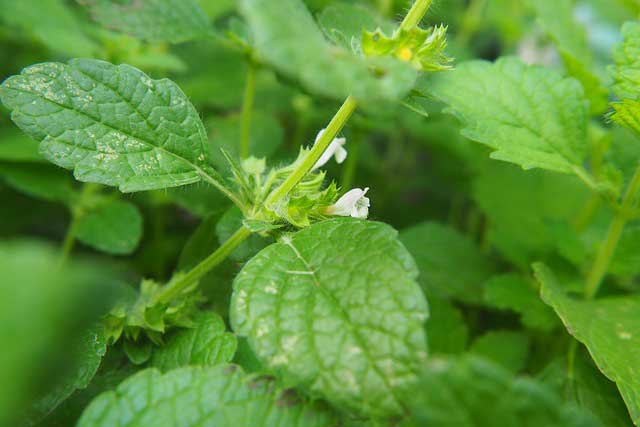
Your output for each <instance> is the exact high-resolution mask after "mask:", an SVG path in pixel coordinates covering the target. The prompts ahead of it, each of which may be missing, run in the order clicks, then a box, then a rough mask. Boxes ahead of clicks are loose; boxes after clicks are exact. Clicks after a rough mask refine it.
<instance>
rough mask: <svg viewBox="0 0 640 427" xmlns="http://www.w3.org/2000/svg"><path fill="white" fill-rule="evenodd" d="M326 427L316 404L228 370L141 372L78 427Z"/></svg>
mask: <svg viewBox="0 0 640 427" xmlns="http://www.w3.org/2000/svg"><path fill="white" fill-rule="evenodd" d="M200 425H201V426H205V425H206V426H234V427H236V426H237V427H243V426H245V427H249V426H251V427H253V426H256V427H259V426H265V427H266V426H274V427H276V426H277V427H311V426H314V427H315V426H318V427H325V426H326V427H329V426H333V425H335V420H334V419H333V418H332V416H331V415H330V414H329V413H328V412H327V411H326V410H323V408H322V407H321V406H320V405H316V404H312V403H306V402H304V401H298V400H295V399H292V398H291V396H290V394H289V393H287V392H286V391H281V390H278V389H277V388H276V387H274V384H273V383H272V381H271V380H269V379H266V378H259V377H255V376H247V375H245V374H244V373H243V372H242V370H241V369H240V368H238V367H236V366H234V365H219V366H214V367H186V368H180V369H176V370H173V371H171V372H168V373H166V374H164V375H162V374H160V372H159V371H158V370H156V369H147V370H144V371H142V372H139V373H138V374H136V375H134V376H132V377H130V378H129V379H127V380H126V381H124V382H123V383H122V384H120V385H119V386H118V387H117V388H116V389H115V390H114V391H108V392H105V393H103V394H101V395H100V396H98V397H97V398H96V399H95V400H94V401H93V402H92V403H91V404H90V405H89V407H88V408H87V409H86V410H85V412H84V413H83V414H82V417H81V418H80V421H79V422H78V427H147V426H155V427H187V426H200Z"/></svg>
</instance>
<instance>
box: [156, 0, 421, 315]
mask: <svg viewBox="0 0 640 427" xmlns="http://www.w3.org/2000/svg"><path fill="white" fill-rule="evenodd" d="M431 1H432V0H416V2H415V3H414V4H413V6H412V7H411V10H410V11H409V13H408V14H407V16H406V17H405V19H404V21H402V24H401V28H403V29H405V30H412V29H413V28H414V27H415V26H416V25H418V23H419V22H420V20H422V17H423V16H424V14H425V13H426V12H427V10H428V9H429V6H431ZM247 86H250V84H248V85H247ZM357 107H358V103H357V101H356V100H355V99H354V98H353V97H352V96H348V97H347V99H345V101H344V103H343V104H342V106H341V107H340V109H339V110H338V112H337V113H336V114H335V115H334V116H333V118H332V119H331V121H330V122H329V125H328V126H327V128H326V129H325V131H324V133H323V134H322V137H321V138H320V139H319V140H318V142H316V143H315V144H314V146H313V148H311V151H309V153H308V154H307V156H306V157H305V158H304V159H303V160H302V162H301V163H300V164H299V165H298V167H297V168H296V169H295V170H294V171H293V172H292V173H291V175H289V176H288V177H287V178H286V179H285V181H284V182H283V183H282V184H281V185H280V186H279V187H278V188H276V189H275V190H273V191H272V192H271V193H269V195H268V196H267V198H266V200H265V205H266V206H273V205H275V204H277V203H278V202H280V200H282V199H283V198H284V197H286V196H287V195H288V194H289V192H290V191H291V190H292V189H293V188H294V187H295V186H296V185H298V183H299V182H300V181H301V180H302V178H304V176H305V175H306V174H307V173H309V171H310V170H311V168H313V165H315V164H316V162H317V161H318V159H319V158H320V156H322V153H324V151H325V150H326V149H327V147H329V144H331V141H333V139H334V138H335V137H336V135H337V134H338V133H339V132H340V131H341V130H342V128H343V127H344V125H345V124H346V123H347V121H348V120H349V118H350V117H351V115H352V114H353V112H354V111H355V110H356V108H357ZM202 175H203V177H205V179H206V180H207V181H209V182H210V183H211V184H213V185H214V186H216V187H217V188H219V189H220V190H221V191H222V192H223V193H225V194H226V195H227V197H229V198H230V199H231V200H232V201H233V202H234V203H236V205H238V206H239V207H240V208H241V209H242V208H243V204H242V203H240V201H239V200H238V199H237V198H236V197H235V196H234V195H233V194H230V193H229V192H228V191H225V190H226V189H225V188H224V187H223V186H222V185H221V184H220V183H219V182H217V181H216V180H215V179H213V177H211V176H209V175H208V174H202ZM250 235H251V232H250V231H249V230H247V229H246V228H244V227H241V228H240V229H239V230H238V231H236V232H235V234H234V235H233V236H231V238H229V240H227V241H226V242H225V243H224V244H223V245H222V246H220V247H219V248H218V249H217V250H216V251H215V252H213V253H212V254H211V255H209V256H208V257H207V258H206V259H205V260H204V261H202V262H201V263H200V264H198V265H196V266H195V267H194V268H193V269H192V270H190V271H189V272H188V273H187V274H185V275H184V276H182V277H181V278H180V279H179V280H176V281H175V282H171V283H169V285H167V287H166V288H165V289H163V290H162V292H160V293H159V294H158V295H157V297H156V301H157V302H164V303H167V302H169V301H171V300H172V299H173V298H174V297H175V296H177V295H179V294H180V293H181V292H183V291H184V290H185V289H187V288H188V287H189V286H191V285H192V284H193V283H194V282H196V281H197V280H199V279H200V278H202V276H204V275H205V274H207V273H208V272H209V270H211V269H212V268H214V267H215V266H217V265H218V264H220V263H221V262H222V261H223V260H224V259H225V258H226V257H227V256H229V254H230V253H231V252H233V250H234V249H235V248H237V247H238V245H240V243H242V242H243V241H244V240H245V239H246V238H247V237H249V236H250Z"/></svg>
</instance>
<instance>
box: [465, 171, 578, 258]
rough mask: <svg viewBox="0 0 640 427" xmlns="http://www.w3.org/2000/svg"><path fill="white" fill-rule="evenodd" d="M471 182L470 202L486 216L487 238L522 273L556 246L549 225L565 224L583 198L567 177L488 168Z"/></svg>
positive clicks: (574, 183) (575, 180)
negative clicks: (521, 269) (478, 207)
mask: <svg viewBox="0 0 640 427" xmlns="http://www.w3.org/2000/svg"><path fill="white" fill-rule="evenodd" d="M489 166H491V167H490V168H486V169H485V170H484V171H483V173H482V174H480V176H479V177H478V178H476V180H475V181H474V182H473V198H474V200H475V201H476V203H478V205H479V206H480V209H481V210H482V211H483V212H484V214H485V215H486V216H487V218H488V224H489V231H488V238H489V241H490V242H491V243H493V244H494V245H495V246H496V248H497V249H498V251H499V252H500V253H501V255H502V256H503V257H505V258H507V259H508V260H509V261H512V262H513V263H515V264H516V265H518V266H520V267H521V268H523V269H528V268H529V265H530V264H531V262H533V261H536V260H539V259H542V257H545V256H547V255H549V254H550V253H553V252H554V251H555V249H556V247H557V245H558V242H556V241H555V240H554V236H553V233H551V232H550V230H549V226H550V224H551V223H570V222H571V221H573V220H574V218H575V216H576V214H577V212H580V210H581V209H582V207H583V206H584V205H585V203H586V202H587V200H588V198H589V192H588V191H587V189H586V188H585V187H584V186H583V185H581V183H580V182H579V181H578V180H577V179H576V178H575V177H572V176H565V175H558V174H554V173H550V172H546V171H539V170H537V171H527V172H525V171H523V170H521V169H519V168H517V167H514V166H512V165H509V164H491V165H489Z"/></svg>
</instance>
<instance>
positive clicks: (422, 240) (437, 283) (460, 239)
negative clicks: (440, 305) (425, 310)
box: [400, 222, 491, 304]
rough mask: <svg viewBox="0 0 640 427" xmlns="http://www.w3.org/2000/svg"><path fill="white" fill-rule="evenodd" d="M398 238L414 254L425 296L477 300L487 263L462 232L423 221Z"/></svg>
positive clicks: (480, 294) (467, 300)
mask: <svg viewBox="0 0 640 427" xmlns="http://www.w3.org/2000/svg"><path fill="white" fill-rule="evenodd" d="M400 240H401V241H402V243H403V244H404V245H405V246H406V247H407V249H409V252H411V254H412V255H413V256H414V258H415V260H416V264H417V265H418V269H419V270H420V277H419V282H420V284H421V285H422V288H423V289H424V290H425V292H426V293H427V294H428V295H429V294H433V295H436V296H438V297H442V298H454V299H457V300H460V301H462V302H466V303H471V304H474V303H480V302H481V300H482V285H483V283H484V282H485V280H487V278H489V276H490V275H491V262H490V261H489V260H488V259H487V258H486V257H485V256H484V255H483V254H482V252H480V249H479V248H478V247H477V246H476V245H475V243H474V242H472V241H471V240H469V239H468V238H467V237H466V236H465V235H463V234H461V233H460V232H458V231H457V230H455V229H453V228H450V227H448V226H446V225H442V224H439V223H436V222H425V223H422V224H419V225H416V226H414V227H411V228H408V229H406V230H403V231H402V232H401V233H400ZM461 265H463V266H464V268H460V266H461Z"/></svg>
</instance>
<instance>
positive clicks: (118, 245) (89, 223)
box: [74, 200, 142, 255]
mask: <svg viewBox="0 0 640 427" xmlns="http://www.w3.org/2000/svg"><path fill="white" fill-rule="evenodd" d="M74 235H75V237H76V238H77V239H78V240H80V241H81V242H82V243H84V244H86V245H89V246H91V247H92V248H95V249H98V250H100V251H103V252H107V253H110V254H114V255H128V254H130V253H132V252H133V251H134V250H135V249H136V248H137V247H138V243H139V242H140V238H141V237H142V215H140V212H139V211H138V208H137V207H136V206H135V205H134V204H132V203H129V202H125V201H123V200H112V201H109V202H106V203H102V204H100V205H98V206H97V207H95V208H94V209H91V210H89V212H87V213H85V214H84V215H82V216H81V217H80V220H79V221H78V225H77V228H76V229H75V233H74Z"/></svg>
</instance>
